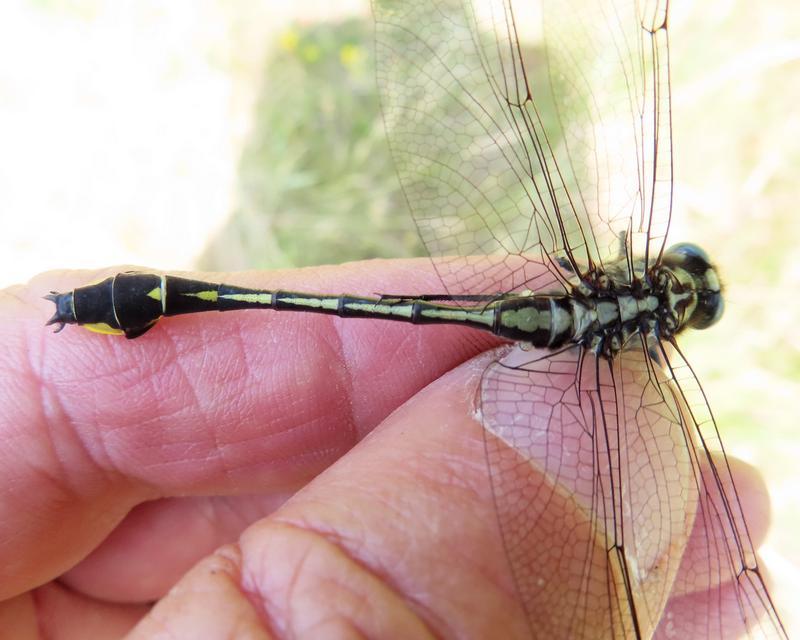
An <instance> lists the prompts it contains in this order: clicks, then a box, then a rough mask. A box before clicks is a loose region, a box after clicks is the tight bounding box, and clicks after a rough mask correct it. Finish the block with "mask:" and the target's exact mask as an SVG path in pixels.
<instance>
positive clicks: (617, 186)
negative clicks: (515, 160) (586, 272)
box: [544, 0, 673, 276]
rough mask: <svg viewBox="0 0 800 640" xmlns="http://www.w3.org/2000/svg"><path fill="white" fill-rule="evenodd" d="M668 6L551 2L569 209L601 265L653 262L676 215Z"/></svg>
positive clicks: (547, 32)
mask: <svg viewBox="0 0 800 640" xmlns="http://www.w3.org/2000/svg"><path fill="white" fill-rule="evenodd" d="M667 8H668V0H659V1H655V0H617V1H615V2H594V1H581V0H547V1H546V2H545V4H544V37H545V44H546V50H547V60H548V69H549V74H550V81H551V83H552V85H553V95H554V97H555V99H554V102H553V106H554V108H555V111H556V113H557V116H558V117H557V121H558V126H559V135H558V140H559V141H560V142H561V144H562V145H563V146H562V147H560V148H559V153H557V157H558V158H559V167H560V169H561V172H562V175H563V176H564V180H565V182H566V184H567V187H568V189H569V192H570V194H571V200H572V205H573V206H574V208H575V209H576V211H577V215H578V216H579V217H580V218H581V219H585V220H587V223H586V224H585V227H586V228H587V229H588V230H589V232H590V233H591V236H592V238H591V242H590V246H592V247H596V249H597V255H598V258H599V259H601V260H602V259H604V258H605V257H606V256H608V255H614V254H618V253H619V246H620V245H619V236H620V234H621V233H629V236H628V242H627V248H628V251H629V253H630V255H631V256H633V257H636V256H645V257H646V258H647V260H646V261H645V263H643V264H642V265H641V266H640V269H639V271H638V275H639V276H642V275H643V269H644V268H646V267H649V266H652V265H653V263H654V262H655V261H656V260H657V259H658V258H659V257H660V253H661V251H662V249H663V246H664V242H665V240H666V234H667V230H668V227H669V220H670V216H671V209H672V177H673V176H672V133H671V132H672V122H671V94H670V78H669V40H668V31H667V25H668V23H667Z"/></svg>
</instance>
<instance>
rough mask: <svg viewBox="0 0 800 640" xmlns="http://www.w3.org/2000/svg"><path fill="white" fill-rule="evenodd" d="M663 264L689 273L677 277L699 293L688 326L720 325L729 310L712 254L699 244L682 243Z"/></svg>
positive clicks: (675, 246) (694, 327)
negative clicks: (712, 262) (712, 261)
mask: <svg viewBox="0 0 800 640" xmlns="http://www.w3.org/2000/svg"><path fill="white" fill-rule="evenodd" d="M663 264H664V265H665V266H667V267H669V268H670V269H671V270H673V271H679V272H682V274H685V276H684V277H681V275H682V274H680V273H679V274H676V275H678V279H679V280H681V281H682V282H683V283H684V284H687V285H688V288H689V289H691V290H692V291H693V292H694V294H695V301H694V304H693V305H690V306H689V307H688V308H687V315H686V316H685V317H684V322H683V324H684V326H687V327H691V328H692V329H707V328H708V327H710V326H712V325H714V324H716V323H717V322H718V321H719V319H720V318H721V317H722V313H723V311H724V310H725V302H724V300H723V296H722V284H721V282H720V279H719V276H718V274H717V270H716V268H715V267H714V265H713V264H711V260H710V259H709V257H708V254H707V253H706V252H705V251H703V249H701V248H700V247H698V246H697V245H696V244H692V243H690V242H682V243H680V244H676V245H673V246H672V247H670V248H669V249H667V251H666V252H665V253H664V259H663Z"/></svg>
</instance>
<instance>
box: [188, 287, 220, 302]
mask: <svg viewBox="0 0 800 640" xmlns="http://www.w3.org/2000/svg"><path fill="white" fill-rule="evenodd" d="M183 295H185V296H189V297H191V298H200V300H208V301H209V302H216V301H217V290H216V289H211V290H209V291H198V292H197V293H184V294H183Z"/></svg>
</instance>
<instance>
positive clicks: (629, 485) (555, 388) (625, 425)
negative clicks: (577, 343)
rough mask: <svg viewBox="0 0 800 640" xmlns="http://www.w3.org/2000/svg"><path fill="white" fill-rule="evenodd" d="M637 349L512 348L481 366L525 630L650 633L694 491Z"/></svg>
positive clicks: (493, 465) (498, 497)
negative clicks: (608, 354)
mask: <svg viewBox="0 0 800 640" xmlns="http://www.w3.org/2000/svg"><path fill="white" fill-rule="evenodd" d="M647 358H648V356H647V355H646V354H644V353H643V352H642V351H635V352H632V353H628V354H625V355H624V356H622V357H620V358H619V359H618V360H617V361H615V362H613V363H611V364H609V362H608V361H606V360H598V359H596V358H595V357H594V356H593V355H591V354H588V353H586V352H582V351H580V350H577V349H574V348H573V349H570V350H567V351H562V352H559V353H555V354H547V353H537V352H523V351H519V350H518V351H516V352H512V354H510V355H509V356H507V357H506V358H504V359H503V360H502V361H499V362H497V363H495V364H494V365H493V366H491V367H490V368H489V369H488V370H487V372H486V374H485V377H484V380H483V384H482V397H481V400H482V402H481V407H482V413H483V419H484V424H485V427H486V435H485V437H486V450H487V460H488V464H489V471H490V476H491V480H492V487H493V493H494V497H495V503H496V508H497V513H498V518H499V523H500V529H501V533H502V537H503V541H504V544H505V547H506V552H507V554H508V557H509V559H510V562H511V567H512V571H513V574H514V578H515V582H516V585H517V589H518V594H519V597H520V600H521V602H522V603H523V606H524V608H525V611H526V614H527V616H528V620H529V621H530V625H531V631H532V634H533V635H534V636H536V637H539V636H541V637H564V638H566V637H569V638H598V637H609V638H610V637H614V638H633V637H649V636H650V634H651V633H652V632H653V630H654V629H655V627H656V625H657V623H658V621H659V618H660V616H661V612H662V610H663V608H664V606H665V604H666V602H667V598H668V596H669V594H670V592H671V588H672V583H673V580H674V579H675V576H676V575H677V572H678V567H679V565H680V559H681V551H682V549H683V548H684V546H685V545H686V542H687V540H688V537H689V534H690V532H691V529H692V520H693V513H694V504H695V503H696V494H695V493H694V492H693V487H694V485H693V482H692V478H693V476H692V465H691V461H690V459H689V455H688V453H689V452H688V450H687V449H686V447H685V446H682V443H683V434H682V431H681V430H680V428H679V425H678V424H676V418H675V415H676V412H677V408H676V405H675V402H674V400H673V398H672V397H671V396H667V397H665V396H663V395H662V393H661V390H660V387H659V386H658V385H657V384H654V382H653V380H652V377H651V376H652V373H651V367H650V366H649V364H648V360H647Z"/></svg>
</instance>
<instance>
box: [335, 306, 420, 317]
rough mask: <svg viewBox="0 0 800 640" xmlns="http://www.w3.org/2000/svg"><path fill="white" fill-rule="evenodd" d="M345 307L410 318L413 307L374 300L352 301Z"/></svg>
mask: <svg viewBox="0 0 800 640" xmlns="http://www.w3.org/2000/svg"><path fill="white" fill-rule="evenodd" d="M345 307H346V308H347V309H350V310H352V311H366V312H367V313H380V314H381V315H384V316H400V317H402V318H410V317H411V311H412V309H413V307H412V306H411V305H410V304H404V305H390V304H379V303H376V302H353V303H351V304H347V305H345Z"/></svg>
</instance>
